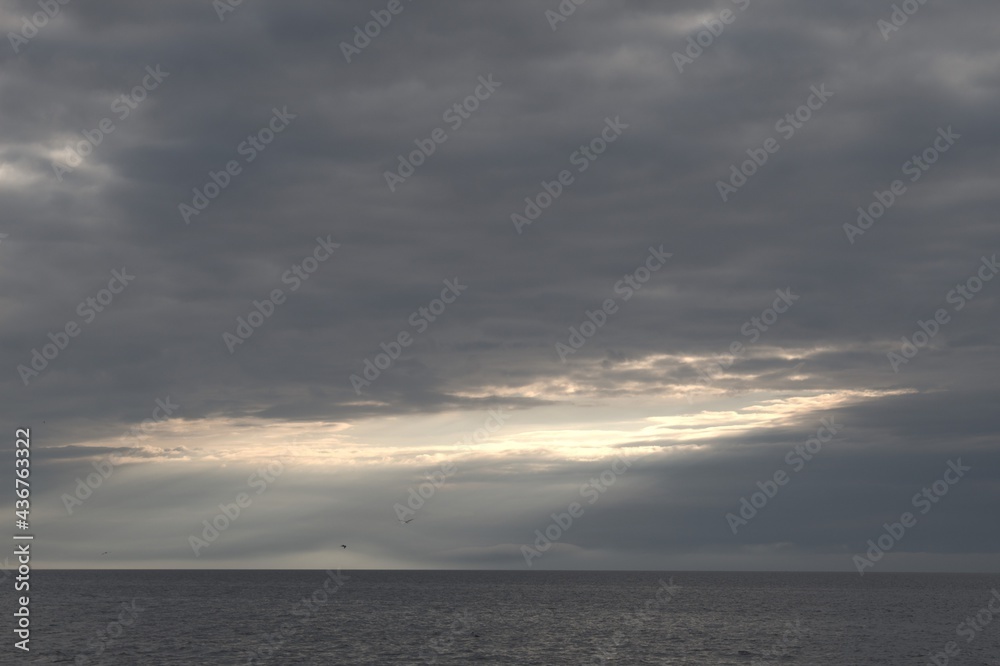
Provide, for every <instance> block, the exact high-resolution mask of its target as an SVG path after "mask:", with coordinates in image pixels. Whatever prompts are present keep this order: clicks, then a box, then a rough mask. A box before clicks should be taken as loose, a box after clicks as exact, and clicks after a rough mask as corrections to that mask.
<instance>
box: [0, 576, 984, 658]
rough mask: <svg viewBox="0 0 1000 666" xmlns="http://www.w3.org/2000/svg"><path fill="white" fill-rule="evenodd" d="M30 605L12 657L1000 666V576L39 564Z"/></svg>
mask: <svg viewBox="0 0 1000 666" xmlns="http://www.w3.org/2000/svg"><path fill="white" fill-rule="evenodd" d="M30 597H31V604H30V613H31V615H30V620H31V625H30V628H31V638H30V643H29V646H30V651H29V652H23V651H21V650H19V649H16V648H14V647H13V642H14V641H15V640H17V638H16V636H15V635H14V634H13V633H12V632H11V631H8V632H6V635H7V645H4V646H2V648H0V663H4V664H75V665H79V666H83V665H88V664H128V665H144V664H149V665H150V666H160V665H166V664H178V665H184V666H194V665H201V664H211V665H216V664H248V665H258V664H261V665H262V664H275V665H278V664H331V665H334V664H366V665H371V666H385V665H390V664H462V665H468V664H510V665H518V666H528V665H537V666H554V665H561V664H573V665H574V666H575V665H578V664H583V665H591V664H628V665H637V664H661V665H667V664H669V665H675V664H676V665H681V664H685V665H696V664H697V665H701V664H705V665H712V666H720V665H724V666H730V665H731V666H762V665H764V664H776V665H777V664H781V665H790V664H808V665H817V664H830V665H836V666H851V665H854V664H884V665H896V664H898V665H900V666H924V665H931V666H944V665H958V666H1000V576H997V575H979V574H902V573H900V574H891V573H867V574H866V575H864V576H860V575H858V574H856V573H708V572H686V571H685V572H682V571H678V572H582V571H576V572H569V571H528V572H524V571H521V572H513V571H376V570H362V571H337V570H329V571H245V570H241V571H137V570H129V571H106V570H105V571H51V570H43V571H37V570H36V571H33V572H32V577H31V591H30ZM991 605H992V608H993V609H994V610H990V606H991ZM7 617H8V619H10V618H11V613H9V612H8V613H7ZM10 627H11V628H13V623H12V622H11V623H10Z"/></svg>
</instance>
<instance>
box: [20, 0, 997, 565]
mask: <svg viewBox="0 0 1000 666" xmlns="http://www.w3.org/2000/svg"><path fill="white" fill-rule="evenodd" d="M902 4H903V5H906V7H905V10H904V8H903V7H900V5H898V4H897V5H895V8H894V5H893V4H892V3H888V2H881V1H880V2H862V1H860V0H846V1H844V2H837V3H817V2H812V3H803V2H792V1H791V0H718V1H715V2H689V1H678V2H671V3H658V2H651V1H640V0H631V1H629V0H608V1H606V2H598V1H597V0H589V1H585V2H583V3H582V4H579V5H577V4H575V3H573V2H569V1H568V0H565V1H564V2H562V3H561V4H560V3H558V2H556V1H555V0H550V1H547V2H534V1H529V0H507V1H505V2H502V3H500V2H487V1H485V0H466V1H464V2H461V3H443V2H441V3H430V2H424V3H421V2H410V1H409V0H401V1H400V2H398V3H397V2H383V1H382V0H376V1H373V2H360V1H350V2H338V3H329V2H319V1H316V0H289V1H286V2H281V3H277V2H274V3H269V2H262V1H259V0H247V1H245V2H242V3H240V4H238V5H231V4H229V3H228V0H217V1H216V2H211V1H209V0H177V1H172V2H169V3H162V2H161V3H157V2H149V1H141V2H136V1H135V0H128V1H126V0H107V1H105V2H101V3H97V4H96V5H95V4H94V3H84V2H79V1H78V0H77V1H73V0H71V1H70V2H67V3H66V4H57V9H52V8H51V7H50V8H49V11H50V13H52V15H51V17H50V16H49V15H46V14H45V13H44V12H42V9H44V8H42V5H41V4H38V3H36V2H29V1H23V2H21V1H18V2H8V3H5V4H4V5H3V7H2V9H0V26H2V28H3V30H2V33H3V34H4V35H6V36H7V37H6V40H5V41H6V42H7V43H6V44H3V45H2V46H0V106H2V112H0V197H2V200H3V213H2V215H0V276H2V279H3V283H4V285H5V288H4V290H3V295H2V296H0V308H2V312H3V317H2V321H3V326H2V345H0V355H2V360H3V362H2V364H0V365H2V367H3V368H4V372H3V373H2V376H0V403H2V404H3V410H4V413H5V416H6V418H4V422H5V423H6V427H7V429H8V436H7V437H6V438H5V442H4V444H3V447H4V449H5V450H8V453H9V450H10V449H13V448H14V446H15V444H14V440H15V434H14V430H15V428H30V434H31V457H30V463H31V466H30V470H31V471H30V474H31V476H30V479H31V493H32V494H31V505H30V522H31V529H32V530H33V531H32V533H33V534H34V535H35V542H34V547H35V553H36V560H35V563H36V565H38V566H44V567H50V568H329V567H338V568H345V569H346V568H375V569H399V568H412V569H512V570H537V569H643V570H660V569H662V570H682V569H719V570H829V571H857V572H859V573H860V574H861V575H864V574H866V573H869V572H890V571H959V572H961V571H993V572H995V571H1000V568H998V567H1000V565H998V562H1000V558H998V557H997V553H998V551H1000V536H998V533H997V531H996V529H995V527H996V520H995V513H994V509H995V507H996V506H997V504H998V501H1000V472H998V469H1000V466H998V463H1000V448H998V434H1000V412H998V411H997V408H996V405H997V401H998V397H1000V391H998V382H997V380H996V377H997V372H998V368H1000V362H998V355H997V351H998V345H1000V337H998V333H997V331H998V327H997V323H998V321H1000V319H998V315H997V314H996V304H997V302H998V295H1000V280H993V277H994V276H995V275H996V273H997V271H1000V267H998V266H997V264H996V257H997V251H998V249H1000V248H998V245H1000V243H998V238H997V233H996V230H997V226H996V223H997V221H996V211H997V209H998V203H1000V198H998V191H997V188H996V178H997V173H998V168H1000V164H998V162H997V155H998V151H997V148H998V144H1000V132H998V129H997V124H996V118H997V115H998V109H1000V90H998V85H1000V74H998V72H1000V67H998V65H1000V47H998V46H997V44H996V39H995V37H996V34H995V25H996V24H997V22H998V20H1000V7H998V6H997V5H996V3H995V2H987V1H986V0H983V1H975V0H967V1H964V2H959V3H942V2H933V1H932V2H927V3H925V4H922V5H918V4H917V3H916V2H912V3H902ZM46 6H47V5H46ZM39 12H42V13H39ZM43 19H44V20H43ZM366 31H367V34H366ZM12 459H14V458H13V455H12V454H11V455H9V456H8V457H7V460H8V461H9V460H12ZM5 468H6V469H8V470H9V471H8V472H7V474H8V475H10V476H9V477H8V478H9V479H10V481H9V482H10V483H13V473H14V470H15V467H14V465H13V464H7V465H5ZM411 519H412V520H411ZM404 521H409V522H404ZM342 545H343V546H347V548H342V547H341V546H342ZM104 553H107V554H104ZM8 566H9V563H8Z"/></svg>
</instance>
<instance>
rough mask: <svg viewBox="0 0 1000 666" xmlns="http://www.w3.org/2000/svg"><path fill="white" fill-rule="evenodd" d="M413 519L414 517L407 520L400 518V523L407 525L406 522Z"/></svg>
mask: <svg viewBox="0 0 1000 666" xmlns="http://www.w3.org/2000/svg"><path fill="white" fill-rule="evenodd" d="M411 520H413V518H407V519H406V520H400V521H399V524H400V525H405V524H406V523H408V522H410V521H411Z"/></svg>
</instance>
